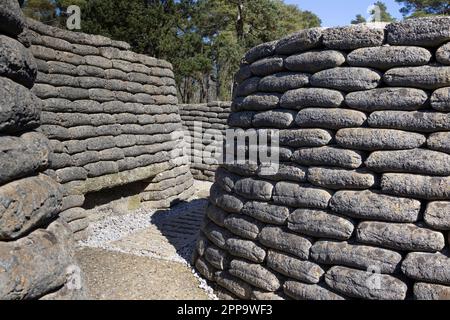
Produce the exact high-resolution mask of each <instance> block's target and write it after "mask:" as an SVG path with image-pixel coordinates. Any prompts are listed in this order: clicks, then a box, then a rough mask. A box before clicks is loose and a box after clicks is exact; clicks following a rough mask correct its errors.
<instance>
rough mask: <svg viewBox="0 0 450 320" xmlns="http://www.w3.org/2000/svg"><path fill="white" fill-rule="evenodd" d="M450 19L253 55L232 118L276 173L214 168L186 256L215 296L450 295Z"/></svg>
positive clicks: (286, 41)
mask: <svg viewBox="0 0 450 320" xmlns="http://www.w3.org/2000/svg"><path fill="white" fill-rule="evenodd" d="M449 41H450V18H449V17H439V18H423V19H415V20H407V21H405V22H400V23H393V24H389V25H357V26H350V27H343V28H331V29H308V30H303V31H300V32H298V33H296V34H293V35H289V36H287V37H285V38H283V39H281V40H279V41H275V42H271V43H265V44H262V45H259V46H257V47H255V48H253V49H251V50H250V51H249V52H248V53H247V54H246V55H245V57H244V58H243V62H242V65H241V68H240V70H239V72H238V73H237V75H236V82H237V88H236V92H235V98H234V101H233V105H232V113H231V115H230V118H229V124H230V126H232V127H235V128H243V129H249V128H253V129H256V130H257V131H261V130H263V129H264V130H267V129H268V128H269V129H270V128H271V130H279V131H278V132H279V137H280V168H279V170H278V172H277V173H276V174H273V175H270V176H268V175H264V174H263V171H261V165H257V164H252V163H249V164H247V165H238V164H233V163H227V164H225V165H222V166H220V167H219V168H218V170H217V172H216V177H215V183H214V185H213V186H212V189H211V192H210V204H209V207H208V208H207V212H206V214H207V217H206V219H205V223H204V225H203V227H202V232H201V235H200V237H199V240H198V243H197V250H196V253H195V255H194V257H193V259H194V262H195V265H196V268H197V270H198V271H199V272H200V273H201V274H203V276H204V277H205V278H207V279H209V280H210V281H212V282H214V283H216V284H217V288H218V291H219V292H220V293H221V295H222V297H226V298H232V297H238V298H242V299H289V298H291V299H336V300H341V299H347V298H357V299H399V300H402V299H449V298H450V256H449V230H450V154H449V153H450V144H449V143H450V113H449V112H450V43H449Z"/></svg>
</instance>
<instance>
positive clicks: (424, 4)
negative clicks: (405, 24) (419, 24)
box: [395, 0, 450, 17]
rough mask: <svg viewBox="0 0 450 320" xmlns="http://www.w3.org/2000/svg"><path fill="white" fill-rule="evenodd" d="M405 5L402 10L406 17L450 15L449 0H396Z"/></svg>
mask: <svg viewBox="0 0 450 320" xmlns="http://www.w3.org/2000/svg"><path fill="white" fill-rule="evenodd" d="M395 1H396V2H398V3H400V4H402V5H403V8H402V9H401V10H400V12H401V13H402V14H403V16H405V17H421V16H428V15H449V14H450V1H449V0H395Z"/></svg>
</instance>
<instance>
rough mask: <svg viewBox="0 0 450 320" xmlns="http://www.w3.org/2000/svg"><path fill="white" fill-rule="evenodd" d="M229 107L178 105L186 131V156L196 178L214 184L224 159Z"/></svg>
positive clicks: (217, 105) (222, 104)
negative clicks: (217, 171) (215, 176)
mask: <svg viewBox="0 0 450 320" xmlns="http://www.w3.org/2000/svg"><path fill="white" fill-rule="evenodd" d="M230 106H231V102H220V101H217V102H210V103H203V104H181V105H179V108H180V115H181V120H182V123H183V128H184V130H185V132H186V134H185V142H186V148H187V149H186V154H187V155H188V156H189V159H190V168H191V173H192V175H193V176H194V178H195V179H198V180H205V181H214V174H215V171H216V170H217V167H218V165H219V164H220V162H221V158H222V156H221V154H222V150H223V141H224V139H223V138H224V137H225V135H226V133H225V131H226V129H227V128H228V124H227V120H228V116H229V114H230Z"/></svg>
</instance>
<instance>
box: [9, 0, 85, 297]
mask: <svg viewBox="0 0 450 320" xmlns="http://www.w3.org/2000/svg"><path fill="white" fill-rule="evenodd" d="M29 47H30V43H29V41H28V29H27V24H26V21H25V18H24V16H23V14H22V11H21V9H20V7H19V3H18V1H17V0H3V1H2V2H1V3H0V91H1V93H0V95H1V97H2V98H1V102H0V168H1V169H0V300H5V299H6V300H18V299H40V298H42V299H77V298H82V297H83V296H84V292H83V290H82V279H81V273H80V272H78V271H79V268H78V266H77V263H76V261H75V259H74V240H73V236H72V233H71V230H70V227H69V226H68V225H67V224H66V223H64V222H63V221H60V220H58V216H59V214H60V212H61V211H63V210H64V203H66V202H67V198H66V197H65V190H64V187H63V186H62V185H61V184H60V183H59V182H58V181H56V180H54V179H52V178H51V177H49V176H48V175H46V174H44V173H43V172H44V171H45V169H46V168H47V167H48V164H49V159H50V158H51V157H52V154H51V148H50V141H49V140H48V139H47V138H46V137H45V135H43V134H42V133H39V132H38V130H39V125H40V119H41V116H42V108H43V103H42V101H41V100H40V99H39V98H38V97H36V96H35V95H34V94H33V93H32V92H31V91H30V89H31V88H32V87H33V84H34V81H35V79H36V74H37V66H36V61H35V59H34V58H33V55H32V53H31V50H30V49H29Z"/></svg>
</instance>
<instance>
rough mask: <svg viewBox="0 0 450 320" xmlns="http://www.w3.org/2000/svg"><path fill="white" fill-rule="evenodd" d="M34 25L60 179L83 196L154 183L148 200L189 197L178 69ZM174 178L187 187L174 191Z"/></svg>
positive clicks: (117, 45)
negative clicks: (183, 178)
mask: <svg viewBox="0 0 450 320" xmlns="http://www.w3.org/2000/svg"><path fill="white" fill-rule="evenodd" d="M29 23H30V28H31V29H32V31H33V37H32V44H33V45H32V47H31V49H32V52H33V54H34V56H35V58H36V60H37V66H38V70H39V72H38V75H37V79H36V83H37V84H36V86H35V87H34V88H33V92H34V93H35V94H36V95H37V96H38V97H40V98H41V99H43V101H44V107H43V112H42V126H41V131H42V132H43V133H44V134H45V135H46V136H47V137H48V138H49V139H50V143H51V147H52V150H53V151H54V155H53V156H52V158H51V159H50V168H51V169H52V171H53V174H54V176H55V178H56V179H57V180H58V181H59V182H61V183H62V184H63V185H65V186H66V188H67V189H68V192H69V193H70V194H71V195H74V196H78V197H80V196H83V195H85V194H87V193H89V192H96V191H100V190H104V189H108V188H112V187H117V186H125V185H127V184H129V183H132V182H137V181H148V183H149V187H148V188H147V189H146V190H144V191H143V193H142V195H141V201H142V202H146V201H148V204H149V205H154V204H155V205H157V204H158V201H163V202H165V201H166V200H167V198H168V197H169V196H170V197H171V198H175V199H177V198H178V197H181V198H183V199H184V198H185V197H186V196H187V193H189V192H191V190H192V188H191V186H192V183H193V179H192V176H191V175H190V173H189V170H188V168H187V166H186V164H187V160H186V159H185V157H183V155H182V154H181V153H180V152H179V150H181V145H180V144H181V142H180V139H179V138H178V137H177V132H178V131H181V119H180V115H179V112H178V108H177V97H176V87H175V80H174V75H173V72H172V65H171V64H170V63H168V62H166V61H163V60H158V59H156V58H152V57H148V56H145V55H141V54H136V53H134V52H131V51H129V50H128V49H129V48H130V46H129V45H128V44H127V43H125V42H120V41H114V40H111V39H109V38H105V37H102V36H98V35H87V34H83V33H75V32H70V31H66V30H61V29H58V28H54V27H50V26H46V25H43V24H41V23H39V22H36V21H32V20H30V21H29ZM174 154H175V155H176V156H174ZM167 171H170V172H172V173H173V174H172V175H173V176H174V177H172V176H170V175H169V176H167V177H166V175H167V174H166V172H167ZM175 174H182V175H186V183H184V184H183V186H182V187H180V186H178V185H177V187H176V188H169V189H167V188H168V187H167V185H169V184H174V181H175V177H176V176H175ZM164 177H166V178H164ZM154 179H155V180H156V181H157V182H155V181H154ZM159 186H160V187H161V188H159ZM155 201H156V202H155ZM65 216H67V217H68V218H67V219H69V220H71V219H75V220H73V221H70V223H71V224H72V225H73V228H74V230H77V231H76V232H81V231H83V230H84V229H83V227H84V228H85V227H86V226H87V223H86V222H85V221H83V220H84V218H80V217H82V216H83V213H82V212H80V211H79V210H78V212H77V213H74V212H73V210H72V211H71V212H69V213H67V215H65ZM75 217H76V218H75ZM80 220H82V221H80Z"/></svg>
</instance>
